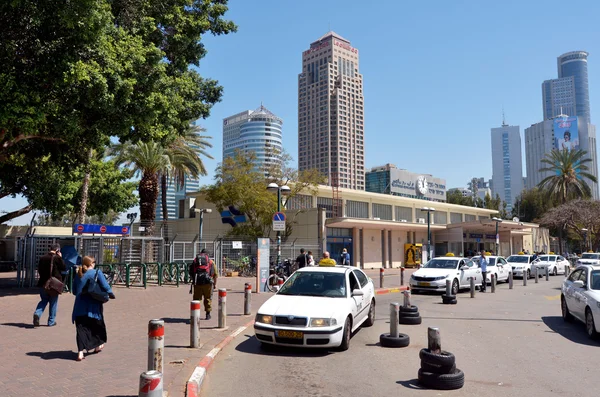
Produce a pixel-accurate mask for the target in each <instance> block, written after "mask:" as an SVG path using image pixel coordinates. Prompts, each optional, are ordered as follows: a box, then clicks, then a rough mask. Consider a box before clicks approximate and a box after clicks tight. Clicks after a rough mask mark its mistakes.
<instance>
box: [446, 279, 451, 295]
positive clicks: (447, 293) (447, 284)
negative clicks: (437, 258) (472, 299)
mask: <svg viewBox="0 0 600 397" xmlns="http://www.w3.org/2000/svg"><path fill="white" fill-rule="evenodd" d="M450 295H452V280H446V296H450Z"/></svg>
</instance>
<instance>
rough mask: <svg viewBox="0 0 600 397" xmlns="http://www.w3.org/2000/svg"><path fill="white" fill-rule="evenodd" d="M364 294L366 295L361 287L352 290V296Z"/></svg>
mask: <svg viewBox="0 0 600 397" xmlns="http://www.w3.org/2000/svg"><path fill="white" fill-rule="evenodd" d="M364 295H365V293H364V292H362V291H361V290H359V289H355V290H353V291H352V296H364Z"/></svg>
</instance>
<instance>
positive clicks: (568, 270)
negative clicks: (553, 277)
mask: <svg viewBox="0 0 600 397" xmlns="http://www.w3.org/2000/svg"><path fill="white" fill-rule="evenodd" d="M570 272H571V266H565V278H567V277H569V273H570Z"/></svg>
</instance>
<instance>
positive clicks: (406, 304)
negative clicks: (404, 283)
mask: <svg viewBox="0 0 600 397" xmlns="http://www.w3.org/2000/svg"><path fill="white" fill-rule="evenodd" d="M402 295H404V307H411V306H412V305H411V304H410V291H403V292H402Z"/></svg>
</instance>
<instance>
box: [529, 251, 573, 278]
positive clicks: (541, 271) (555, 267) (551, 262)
mask: <svg viewBox="0 0 600 397" xmlns="http://www.w3.org/2000/svg"><path fill="white" fill-rule="evenodd" d="M570 267H571V264H570V263H569V261H568V260H566V259H565V257H564V256H562V255H540V256H538V257H537V258H536V259H535V260H534V261H533V262H532V264H531V269H532V270H531V272H532V273H533V274H535V269H536V268H537V269H538V275H540V276H541V275H545V274H546V268H548V272H549V273H550V274H552V275H553V276H556V275H557V274H565V269H566V268H570Z"/></svg>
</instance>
